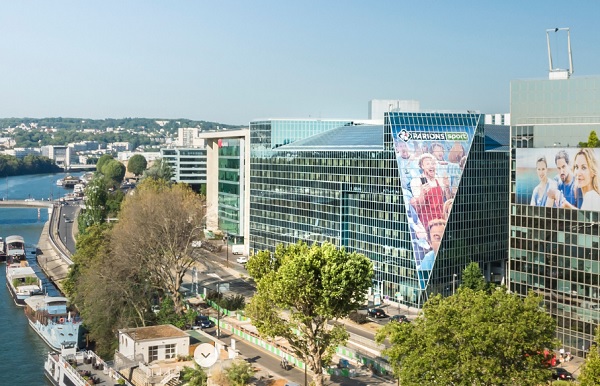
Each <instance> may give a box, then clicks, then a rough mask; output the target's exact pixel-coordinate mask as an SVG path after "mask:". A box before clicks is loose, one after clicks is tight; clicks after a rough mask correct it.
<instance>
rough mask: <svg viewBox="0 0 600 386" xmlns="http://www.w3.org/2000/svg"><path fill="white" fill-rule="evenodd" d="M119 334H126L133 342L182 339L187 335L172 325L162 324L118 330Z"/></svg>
mask: <svg viewBox="0 0 600 386" xmlns="http://www.w3.org/2000/svg"><path fill="white" fill-rule="evenodd" d="M119 333H121V334H127V335H129V336H130V337H131V339H133V340H134V341H141V340H153V339H161V338H183V337H189V335H188V334H187V333H186V332H184V331H182V330H180V329H179V328H177V327H175V326H173V325H172V324H163V325H160V326H149V327H138V328H128V329H123V330H119Z"/></svg>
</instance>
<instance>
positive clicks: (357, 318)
mask: <svg viewBox="0 0 600 386" xmlns="http://www.w3.org/2000/svg"><path fill="white" fill-rule="evenodd" d="M348 319H350V320H351V321H353V322H354V323H356V324H365V323H367V322H368V321H369V319H367V315H366V314H361V313H360V312H358V311H352V312H350V314H348Z"/></svg>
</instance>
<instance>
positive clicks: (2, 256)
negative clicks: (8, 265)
mask: <svg viewBox="0 0 600 386" xmlns="http://www.w3.org/2000/svg"><path fill="white" fill-rule="evenodd" d="M2 261H6V249H5V245H4V240H3V239H2V237H0V262H2Z"/></svg>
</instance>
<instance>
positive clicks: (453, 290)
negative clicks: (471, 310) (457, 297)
mask: <svg viewBox="0 0 600 386" xmlns="http://www.w3.org/2000/svg"><path fill="white" fill-rule="evenodd" d="M455 292H456V274H454V275H452V295H454V293H455Z"/></svg>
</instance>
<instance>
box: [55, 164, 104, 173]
mask: <svg viewBox="0 0 600 386" xmlns="http://www.w3.org/2000/svg"><path fill="white" fill-rule="evenodd" d="M63 169H65V172H70V171H82V172H83V171H96V165H69V166H67V167H64V168H63Z"/></svg>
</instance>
